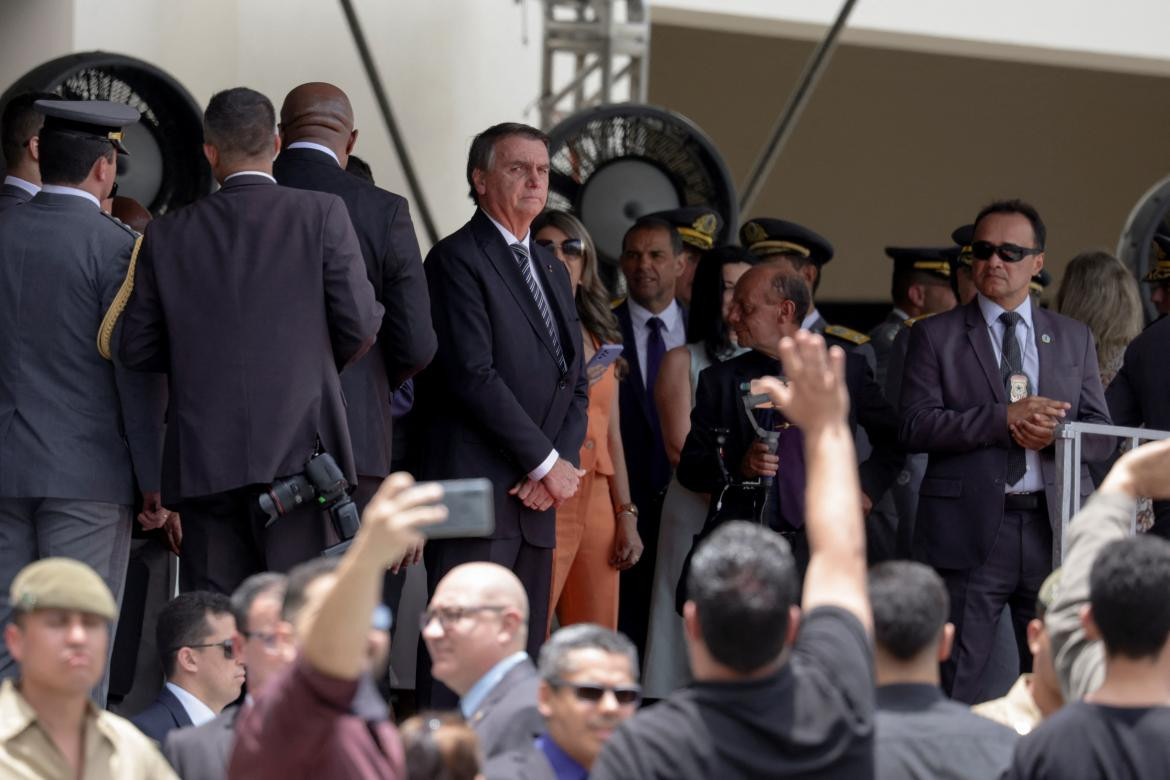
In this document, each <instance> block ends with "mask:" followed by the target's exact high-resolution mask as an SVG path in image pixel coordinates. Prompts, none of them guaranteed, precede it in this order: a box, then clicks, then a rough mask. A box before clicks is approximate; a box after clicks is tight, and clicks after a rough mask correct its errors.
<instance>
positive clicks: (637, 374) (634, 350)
mask: <svg viewBox="0 0 1170 780" xmlns="http://www.w3.org/2000/svg"><path fill="white" fill-rule="evenodd" d="M614 313H615V314H616V315H617V318H618V324H619V325H621V328H622V341H623V342H625V343H626V344H628V345H629V346H630V347H631V348H629V349H626V350H625V351H623V352H622V357H624V358H625V359H626V361H627V362H628V363H629V364H630V373H629V374H627V375H626V378H625V379H624V380H622V381H624V382H625V383H626V385H627V386H628V387H629V388H630V392H631V393H633V395H634V398H635V400H637V402H638V408H639V409H641V410H642V414H643V416H644V417H645V418H646V421H647V422H650V421H651V420H652V419H653V417H651V414H650V403H649V400H650V399H649V397H648V396H647V395H646V380H645V379H644V378H643V377H642V365H641V363H639V362H638V342H637V339H636V338H635V336H634V320H633V318H632V317H631V316H630V304H629V303H628V302H626V301H623V302H622V305H621V306H618V307H617V309H615V310H614Z"/></svg>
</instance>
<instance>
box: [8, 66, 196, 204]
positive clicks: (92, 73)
mask: <svg viewBox="0 0 1170 780" xmlns="http://www.w3.org/2000/svg"><path fill="white" fill-rule="evenodd" d="M32 91H39V92H55V93H57V94H59V95H61V97H62V98H64V99H66V100H113V101H116V102H118V103H125V104H126V105H128V106H133V107H134V108H136V109H138V110H139V111H140V112H141V113H142V119H141V121H139V123H138V124H136V125H132V126H130V127H127V128H126V137H125V144H126V148H127V149H129V150H130V157H129V158H127V159H126V160H124V161H123V163H124V166H123V163H119V172H118V194H119V195H128V196H129V197H132V198H134V199H135V200H137V201H138V202H139V203H141V204H143V205H144V206H146V207H147V208H148V209H150V211H151V212H152V213H154V214H155V215H156V216H157V215H160V214H165V213H166V212H167V211H169V210H171V209H175V208H178V207H179V206H183V205H185V204H187V203H191V202H192V201H194V200H196V199H197V198H199V197H201V196H203V195H206V194H207V193H209V192H211V188H212V178H211V169H210V168H209V167H208V165H207V161H206V160H205V159H204V158H203V153H202V143H203V116H202V112H201V111H200V110H199V106H198V105H197V104H196V103H195V100H194V99H193V98H192V97H191V95H190V94H189V93H188V92H187V90H185V89H184V88H183V86H182V85H181V84H179V82H177V81H175V80H174V79H173V78H171V77H170V76H169V75H167V74H166V73H165V72H164V71H162V70H159V69H158V68H156V67H155V66H153V65H151V64H149V63H147V62H143V61H142V60H138V59H134V58H132V57H125V56H122V55H120V54H109V53H106V52H86V53H83V54H71V55H69V56H66V57H60V58H58V59H55V60H51V61H50V62H46V63H45V64H44V65H41V66H39V67H37V68H34V69H33V70H31V71H29V72H28V73H27V74H25V75H24V76H23V77H21V78H20V79H19V80H18V81H17V82H16V83H15V84H13V85H12V86H11V87H9V88H8V89H7V90H6V91H5V92H4V94H3V95H2V96H0V109H2V108H3V106H4V105H6V104H7V103H8V101H9V100H10V99H11V98H12V97H14V96H16V95H19V94H21V93H24V92H32Z"/></svg>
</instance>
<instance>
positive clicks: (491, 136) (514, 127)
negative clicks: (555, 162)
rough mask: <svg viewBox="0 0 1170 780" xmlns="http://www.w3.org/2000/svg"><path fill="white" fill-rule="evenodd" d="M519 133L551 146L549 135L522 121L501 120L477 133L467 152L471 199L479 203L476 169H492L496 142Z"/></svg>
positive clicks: (546, 146)
mask: <svg viewBox="0 0 1170 780" xmlns="http://www.w3.org/2000/svg"><path fill="white" fill-rule="evenodd" d="M514 135H518V136H521V137H523V138H527V139H529V140H532V141H540V142H541V143H542V144H544V148H545V149H548V148H549V139H548V136H547V135H545V134H544V133H542V132H540V131H539V130H537V129H536V128H535V127H532V126H531V125H526V124H522V123H520V122H501V123H500V124H498V125H492V126H491V127H489V128H488V129H487V130H484V131H483V132H482V133H480V134H479V135H477V136H476V137H475V138H474V139H472V141H471V150H470V151H469V152H468V153H467V186H468V188H470V191H471V200H472V201H473V202H474V203H475V205H477V206H478V205H479V193H478V192H476V191H475V179H474V178H472V175H471V174H472V173H474V172H475V171H490V170H491V168H492V163H493V162H495V159H496V144H497V143H499V142H500V141H502V140H504V139H505V138H510V137H511V136H514Z"/></svg>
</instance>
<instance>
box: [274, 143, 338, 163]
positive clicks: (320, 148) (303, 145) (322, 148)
mask: <svg viewBox="0 0 1170 780" xmlns="http://www.w3.org/2000/svg"><path fill="white" fill-rule="evenodd" d="M284 148H285V149H312V150H314V151H317V152H322V153H324V154H327V155H329V156H330V157H332V158H333V162H335V163H337V167H338V168H340V167H341V160H339V159H337V153H336V152H334V151H333V150H332V149H330V148H329V147H328V146H325V145H324V144H318V143H313V142H312V141H293V142H292V143H291V144H289V145H288V146H286V147H284Z"/></svg>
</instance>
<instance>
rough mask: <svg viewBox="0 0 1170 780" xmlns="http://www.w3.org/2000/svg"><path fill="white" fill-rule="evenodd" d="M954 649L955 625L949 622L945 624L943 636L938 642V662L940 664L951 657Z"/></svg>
mask: <svg viewBox="0 0 1170 780" xmlns="http://www.w3.org/2000/svg"><path fill="white" fill-rule="evenodd" d="M954 647H955V624H954V623H949V622H948V623H944V624H943V630H942V636H940V637H939V640H938V662H939V663H940V664H941V663H942V662H943V661H945V660H947V659H948V658H950V657H951V651H952V650H953V649H954Z"/></svg>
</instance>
